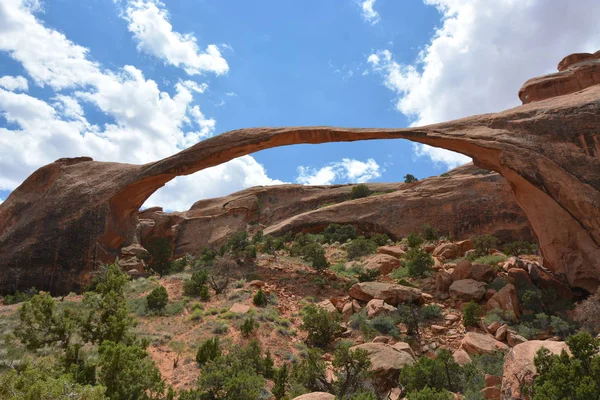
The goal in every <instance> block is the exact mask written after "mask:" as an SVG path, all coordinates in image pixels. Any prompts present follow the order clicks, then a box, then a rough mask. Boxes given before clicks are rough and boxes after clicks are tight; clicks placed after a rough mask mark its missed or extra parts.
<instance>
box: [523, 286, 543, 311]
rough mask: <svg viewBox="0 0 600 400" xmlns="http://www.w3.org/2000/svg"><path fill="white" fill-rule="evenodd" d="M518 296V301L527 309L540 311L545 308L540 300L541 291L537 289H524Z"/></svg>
mask: <svg viewBox="0 0 600 400" xmlns="http://www.w3.org/2000/svg"><path fill="white" fill-rule="evenodd" d="M519 297H520V299H519V300H520V303H521V304H522V305H523V307H524V308H525V309H527V310H531V311H533V312H535V313H540V312H543V311H545V310H546V307H545V306H544V302H543V301H542V292H541V291H540V290H539V289H533V290H525V291H524V292H523V293H522V294H521V296H519Z"/></svg>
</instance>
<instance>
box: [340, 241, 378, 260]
mask: <svg viewBox="0 0 600 400" xmlns="http://www.w3.org/2000/svg"><path fill="white" fill-rule="evenodd" d="M346 251H347V252H348V259H350V260H354V259H356V258H359V257H362V256H366V255H369V254H373V253H375V252H376V251H377V244H375V242H373V241H372V240H369V239H366V238H365V237H363V236H359V237H357V238H356V239H354V240H353V241H352V242H350V244H348V247H347V248H346Z"/></svg>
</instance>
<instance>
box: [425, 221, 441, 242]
mask: <svg viewBox="0 0 600 400" xmlns="http://www.w3.org/2000/svg"><path fill="white" fill-rule="evenodd" d="M421 236H422V237H423V239H425V240H429V241H434V240H438V239H439V237H440V232H439V231H438V230H437V229H436V228H434V227H433V226H431V225H429V224H423V227H422V228H421Z"/></svg>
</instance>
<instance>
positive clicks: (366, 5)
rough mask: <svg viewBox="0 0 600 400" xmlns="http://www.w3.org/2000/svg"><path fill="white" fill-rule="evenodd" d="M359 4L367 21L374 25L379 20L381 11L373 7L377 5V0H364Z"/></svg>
mask: <svg viewBox="0 0 600 400" xmlns="http://www.w3.org/2000/svg"><path fill="white" fill-rule="evenodd" d="M359 4H360V8H361V12H362V16H363V18H364V19H365V21H367V22H369V23H371V24H373V25H375V24H376V23H378V22H379V13H378V12H377V11H375V9H374V8H373V6H375V0H364V1H362V2H361V3H359Z"/></svg>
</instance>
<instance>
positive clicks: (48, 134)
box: [0, 0, 275, 209]
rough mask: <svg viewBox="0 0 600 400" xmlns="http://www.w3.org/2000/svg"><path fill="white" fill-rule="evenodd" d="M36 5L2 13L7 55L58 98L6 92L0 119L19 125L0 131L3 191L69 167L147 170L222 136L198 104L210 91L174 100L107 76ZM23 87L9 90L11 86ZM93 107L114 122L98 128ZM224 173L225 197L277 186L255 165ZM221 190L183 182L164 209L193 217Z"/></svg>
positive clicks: (16, 5)
mask: <svg viewBox="0 0 600 400" xmlns="http://www.w3.org/2000/svg"><path fill="white" fill-rule="evenodd" d="M34 3H35V2H34ZM34 3H32V2H31V1H30V0H4V1H2V3H0V21H2V22H3V23H2V24H0V52H4V53H5V54H7V55H9V56H10V57H11V58H13V59H14V60H16V61H17V62H19V63H20V64H21V65H22V66H23V68H24V70H25V71H26V72H27V74H28V75H29V78H30V79H31V80H32V81H33V82H34V83H35V84H37V85H39V86H43V87H47V88H49V89H50V90H52V91H54V95H53V96H52V97H51V98H50V99H46V100H45V99H41V98H37V97H34V96H31V95H29V94H27V93H16V92H14V91H12V90H8V88H6V86H5V85H3V87H4V88H0V113H1V116H2V117H3V118H4V119H6V121H8V122H9V125H8V127H0V171H2V173H1V174H0V190H13V189H14V188H15V187H16V186H18V185H19V184H20V183H21V182H22V181H23V180H24V179H25V178H26V177H27V176H28V175H29V174H31V173H32V172H33V171H34V170H35V169H37V168H39V167H41V166H42V165H45V164H47V163H50V162H52V161H54V160H56V159H58V158H61V157H75V156H82V155H88V156H92V157H94V158H95V159H97V160H102V161H119V162H131V163H138V164H139V163H147V162H150V161H154V160H157V159H160V158H164V157H167V156H169V155H171V154H174V153H176V152H178V151H179V150H181V149H182V148H184V147H188V146H190V145H192V144H195V143H196V142H197V141H198V140H201V139H204V138H206V137H209V136H212V135H213V134H214V130H215V125H216V121H215V120H214V119H212V118H208V117H206V116H205V115H204V114H203V113H202V111H201V108H200V106H199V105H198V104H196V103H195V99H194V95H195V94H198V93H199V94H201V93H203V92H204V91H205V90H206V88H207V85H206V84H205V83H197V82H194V81H190V80H182V81H180V82H176V83H175V84H174V87H173V91H172V93H171V94H169V93H168V92H166V91H163V90H161V88H159V86H158V84H157V83H156V82H155V81H154V80H151V79H146V78H145V77H144V74H143V72H142V71H141V70H139V69H138V68H136V67H133V66H128V65H126V66H123V67H122V68H120V69H116V70H109V69H105V68H102V66H101V65H99V64H98V63H96V62H94V61H91V60H90V59H89V58H88V52H89V51H88V49H87V48H84V47H82V46H79V45H77V44H76V43H73V42H72V41H70V40H69V39H68V38H67V37H66V36H65V35H63V34H62V33H59V32H57V31H55V30H53V29H50V28H47V27H45V26H44V25H43V24H42V23H41V22H40V21H39V20H38V19H37V18H36V16H35V15H34V14H33V13H34V12H35V11H39V10H41V4H40V3H35V4H34ZM215 72H217V71H215ZM13 81H14V80H7V82H9V83H8V84H9V85H10V82H13ZM21 83H22V82H21ZM21 87H23V85H22V84H21ZM84 105H92V106H93V107H94V108H96V109H98V110H100V111H101V112H102V113H104V115H106V116H107V117H109V118H108V119H107V120H109V121H111V122H108V123H105V124H103V125H101V126H100V125H96V124H93V123H90V122H89V121H88V120H87V118H86V116H85V112H84V110H85V108H84ZM220 171H221V172H222V174H223V175H226V176H231V179H230V180H229V181H227V180H225V181H224V182H230V185H229V186H227V185H226V184H225V183H223V184H221V185H220V186H216V187H217V188H218V189H219V190H230V189H231V190H237V189H239V188H241V187H245V186H248V185H252V184H271V183H272V182H275V181H272V180H270V179H269V178H268V177H267V176H266V172H265V171H264V168H262V166H260V165H259V164H258V163H256V161H255V160H254V159H253V158H252V157H247V158H244V159H243V160H242V161H236V162H231V163H228V164H225V166H221V170H220ZM214 181H215V179H214V177H213V176H212V175H210V174H208V175H206V174H199V175H198V176H196V175H194V177H188V178H185V179H181V180H179V179H178V180H177V181H176V182H174V183H172V184H171V187H176V188H177V189H178V191H174V190H169V189H168V188H167V189H166V190H164V191H163V192H161V194H160V197H159V198H160V200H162V201H163V203H162V204H161V205H162V206H164V207H165V208H167V209H184V208H187V207H189V205H190V204H191V203H192V202H193V201H195V200H198V198H195V199H191V196H195V195H202V193H207V195H224V194H226V193H227V192H221V193H219V192H218V190H217V189H215V191H212V192H202V191H199V190H198V189H197V188H198V187H206V186H209V185H212V184H213V183H214ZM188 185H189V186H188ZM182 193H190V198H187V199H186V200H182V199H181V197H182ZM155 200H156V198H155ZM154 204H156V203H154Z"/></svg>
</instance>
